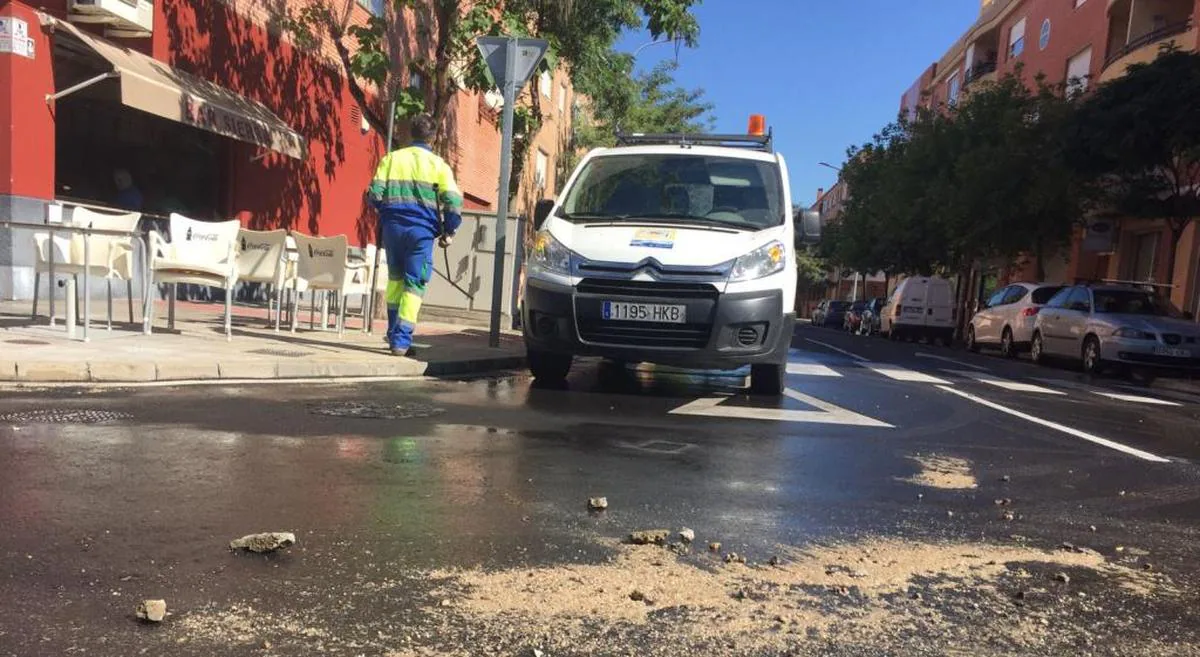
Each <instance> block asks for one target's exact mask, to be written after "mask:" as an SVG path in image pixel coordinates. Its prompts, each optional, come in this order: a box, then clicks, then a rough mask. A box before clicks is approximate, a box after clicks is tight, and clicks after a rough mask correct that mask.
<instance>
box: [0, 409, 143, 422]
mask: <svg viewBox="0 0 1200 657" xmlns="http://www.w3.org/2000/svg"><path fill="white" fill-rule="evenodd" d="M131 417H133V416H132V415H130V414H129V413H119V412H117V411H102V410H97V409H94V408H84V409H65V408H40V409H36V410H32V411H15V412H12V413H0V422H16V423H20V424H98V423H100V422H112V421H113V420H128V419H129V418H131Z"/></svg>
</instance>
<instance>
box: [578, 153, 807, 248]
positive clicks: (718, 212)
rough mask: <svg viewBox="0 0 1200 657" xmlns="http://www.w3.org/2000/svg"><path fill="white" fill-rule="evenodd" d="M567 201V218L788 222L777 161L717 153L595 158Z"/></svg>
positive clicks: (760, 225)
mask: <svg viewBox="0 0 1200 657" xmlns="http://www.w3.org/2000/svg"><path fill="white" fill-rule="evenodd" d="M562 198H563V205H562V207H563V210H564V211H565V213H566V214H565V215H563V216H564V218H565V219H567V220H568V221H591V220H613V219H617V220H622V219H637V218H643V219H644V218H654V219H658V220H662V221H665V222H670V221H671V220H672V219H674V220H676V221H678V222H680V223H685V222H688V221H703V222H704V223H710V224H723V225H726V226H730V227H734V228H745V229H752V230H763V229H765V228H770V227H773V226H778V225H780V224H782V223H783V217H784V205H783V180H782V178H781V176H780V174H779V166H778V165H777V164H776V163H774V162H770V161H760V160H751V159H744V158H732V157H720V156H716V155H690V154H686V155H667V154H649V153H645V154H643V153H622V154H619V155H603V156H600V157H595V158H592V159H590V160H588V161H587V163H586V164H584V165H583V168H582V169H580V171H579V175H578V177H577V178H576V180H575V182H574V184H572V186H571V187H570V188H568V189H567V191H566V192H564V194H563V197H562Z"/></svg>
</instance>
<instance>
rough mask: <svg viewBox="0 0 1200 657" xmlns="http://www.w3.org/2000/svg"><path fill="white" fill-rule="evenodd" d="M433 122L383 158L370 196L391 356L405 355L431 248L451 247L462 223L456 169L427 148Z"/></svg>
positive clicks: (418, 122) (420, 124) (417, 121)
mask: <svg viewBox="0 0 1200 657" xmlns="http://www.w3.org/2000/svg"><path fill="white" fill-rule="evenodd" d="M436 129H437V128H436V125H435V124H434V121H433V118H432V117H430V116H429V115H428V114H420V115H418V116H417V117H416V118H414V119H413V121H412V137H413V141H412V145H411V146H409V147H407V148H401V149H399V150H395V151H392V152H390V153H388V154H387V155H385V156H384V157H383V160H382V161H381V162H380V163H379V167H378V168H377V169H376V171H375V178H374V180H372V181H371V187H370V191H369V196H370V199H371V203H372V204H373V205H374V206H375V208H376V209H377V210H378V211H379V224H380V226H379V228H380V234H381V236H382V241H383V248H384V249H386V250H387V268H388V283H387V311H388V330H387V341H388V346H389V347H391V351H392V355H393V356H406V355H409V352H410V349H411V347H412V338H413V329H415V328H416V326H417V315H418V313H419V312H420V310H421V301H422V299H423V298H424V297H425V286H426V285H428V284H429V279H430V277H431V276H432V274H433V246H434V241H437V242H438V243H439V244H440V245H441V246H442V248H446V247H448V246H449V245H450V242H451V240H453V239H454V233H455V232H457V231H458V228H459V226H460V225H462V201H463V198H462V193H461V192H460V191H459V189H458V184H457V183H455V181H454V171H453V170H451V168H450V165H449V164H447V163H446V161H445V160H443V159H442V158H440V157H438V156H437V155H436V154H434V152H433V150H432V149H431V148H430V147H429V142H430V139H432V138H433V136H434V131H435V130H436Z"/></svg>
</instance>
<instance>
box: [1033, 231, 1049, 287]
mask: <svg viewBox="0 0 1200 657" xmlns="http://www.w3.org/2000/svg"><path fill="white" fill-rule="evenodd" d="M1033 253H1034V257H1035V258H1036V259H1037V272H1036V275H1037V280H1038V282H1039V283H1040V282H1042V281H1044V280H1046V247H1045V245H1044V244H1043V242H1042V239H1041V238H1040V237H1039V238H1038V240H1037V243H1036V244H1034V247H1033Z"/></svg>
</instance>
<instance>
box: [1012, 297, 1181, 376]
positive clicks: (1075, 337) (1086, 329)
mask: <svg viewBox="0 0 1200 657" xmlns="http://www.w3.org/2000/svg"><path fill="white" fill-rule="evenodd" d="M1030 355H1031V357H1032V358H1033V361H1034V362H1035V363H1037V362H1042V361H1044V360H1046V359H1047V357H1061V358H1069V359H1078V360H1080V361H1082V363H1083V369H1084V371H1085V372H1087V373H1088V374H1096V373H1099V372H1101V371H1102V370H1104V369H1105V368H1106V367H1108V366H1111V365H1118V366H1129V365H1137V366H1151V367H1163V368H1170V369H1194V368H1197V367H1200V325H1197V324H1195V323H1192V322H1188V321H1184V320H1180V319H1172V318H1171V317H1168V316H1167V312H1166V310H1165V308H1164V307H1163V306H1162V305H1161V304H1160V303H1159V302H1158V300H1157V299H1155V297H1154V295H1153V294H1151V293H1150V292H1146V291H1143V290H1140V289H1137V288H1134V287H1118V286H1095V285H1076V286H1073V287H1066V288H1063V289H1062V290H1061V291H1060V292H1059V293H1058V294H1056V295H1054V297H1053V298H1051V299H1050V301H1049V302H1047V303H1046V305H1045V306H1044V307H1043V308H1042V309H1041V311H1040V312H1038V315H1037V320H1036V321H1035V322H1034V327H1033V338H1032V342H1031V345H1030Z"/></svg>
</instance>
